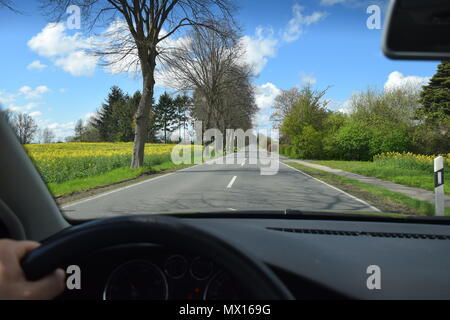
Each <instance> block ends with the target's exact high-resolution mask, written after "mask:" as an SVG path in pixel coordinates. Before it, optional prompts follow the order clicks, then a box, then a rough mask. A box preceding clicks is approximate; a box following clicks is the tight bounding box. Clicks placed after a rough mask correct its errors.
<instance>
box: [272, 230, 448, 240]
mask: <svg viewBox="0 0 450 320" xmlns="http://www.w3.org/2000/svg"><path fill="white" fill-rule="evenodd" d="M267 229H269V230H273V231H280V232H290V233H303V234H320V235H329V236H347V237H375V238H401V239H428V240H450V235H436V234H417V233H390V232H366V231H361V232H359V231H337V230H320V229H292V228H267Z"/></svg>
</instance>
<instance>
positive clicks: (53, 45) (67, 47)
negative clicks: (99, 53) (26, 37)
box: [28, 23, 92, 58]
mask: <svg viewBox="0 0 450 320" xmlns="http://www.w3.org/2000/svg"><path fill="white" fill-rule="evenodd" d="M91 40H92V39H90V38H89V39H83V38H82V37H81V35H80V34H79V33H76V34H74V35H72V36H69V35H67V34H66V27H65V25H64V23H49V24H47V25H46V26H45V28H44V29H42V31H41V32H40V33H38V34H37V35H35V36H34V37H33V38H31V40H30V41H28V46H29V47H30V49H31V50H33V51H35V52H37V53H38V54H39V55H41V56H44V57H47V58H50V57H56V56H62V55H67V54H70V53H72V52H74V51H76V50H79V49H88V48H89V47H90V46H91V44H90V42H91Z"/></svg>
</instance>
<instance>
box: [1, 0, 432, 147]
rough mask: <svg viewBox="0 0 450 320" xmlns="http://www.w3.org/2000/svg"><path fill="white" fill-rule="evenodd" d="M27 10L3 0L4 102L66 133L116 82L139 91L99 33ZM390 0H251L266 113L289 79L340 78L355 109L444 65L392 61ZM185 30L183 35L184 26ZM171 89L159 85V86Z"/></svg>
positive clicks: (28, 4)
mask: <svg viewBox="0 0 450 320" xmlns="http://www.w3.org/2000/svg"><path fill="white" fill-rule="evenodd" d="M16 2H17V3H18V5H19V7H18V9H19V10H20V11H22V12H23V14H21V15H17V14H14V13H12V12H9V11H6V10H5V9H0V39H2V50H1V59H0V67H1V70H2V79H1V80H0V103H1V104H2V105H3V107H4V108H9V109H11V110H14V111H17V112H27V113H29V114H31V115H32V116H34V117H35V118H36V120H37V121H38V123H39V125H40V126H41V127H42V128H44V127H49V128H51V129H53V130H54V131H55V132H56V134H57V136H58V137H59V138H61V139H63V138H64V137H66V136H69V135H71V134H72V132H73V127H74V124H75V122H76V121H77V120H78V119H84V118H87V117H88V116H89V115H90V114H92V113H93V112H95V110H96V109H97V108H98V107H99V106H100V105H101V103H102V102H103V100H104V98H105V97H106V95H107V93H108V90H109V88H110V87H111V86H112V85H118V86H120V87H121V88H122V89H123V90H124V91H126V92H129V93H133V92H134V91H136V90H139V89H141V81H140V79H139V78H136V77H134V78H135V79H133V77H132V76H131V75H130V74H128V73H123V74H111V72H109V71H107V70H105V69H104V68H103V67H101V66H96V59H95V58H92V57H90V56H88V55H86V54H85V49H86V48H87V46H89V40H90V39H92V37H94V35H92V34H87V33H85V32H83V30H75V31H74V30H68V29H67V27H65V25H64V24H61V25H59V26H58V27H54V26H53V27H49V26H48V24H49V23H51V22H52V21H49V20H48V18H47V17H44V16H43V15H42V14H41V12H40V11H39V10H38V9H37V2H35V1H16ZM373 4H378V5H380V8H381V9H382V10H383V11H382V15H381V17H382V20H383V21H384V9H385V3H383V1H381V0H377V1H368V0H297V1H294V0H279V1H268V0H244V1H239V5H240V7H241V8H240V11H239V13H238V14H237V15H236V20H237V21H238V23H239V24H240V25H241V26H242V31H243V37H242V39H241V41H242V44H243V45H244V47H245V48H246V49H247V54H246V56H245V60H246V61H247V62H248V63H251V64H252V65H253V66H254V71H255V74H256V75H257V76H255V79H254V82H255V85H256V92H257V97H256V98H257V102H258V105H259V106H260V108H261V111H260V113H259V114H258V116H257V119H256V123H257V126H258V127H260V128H269V127H270V126H271V124H270V122H269V121H268V118H269V116H270V114H271V112H272V110H271V106H272V104H273V99H274V98H275V96H276V95H277V94H278V93H279V90H281V89H290V88H292V87H294V86H302V85H305V84H306V83H311V84H312V85H313V86H314V87H315V88H318V89H324V88H326V87H328V86H331V87H330V89H329V91H328V94H327V98H328V99H330V101H331V104H330V106H331V108H332V109H345V108H347V107H348V105H347V102H348V99H349V98H350V97H351V95H352V94H353V93H354V92H356V91H361V90H365V89H366V88H368V87H377V88H379V89H380V90H381V89H383V88H385V87H392V86H401V85H403V84H405V83H413V84H417V85H421V84H424V83H426V82H427V80H428V79H429V77H431V76H432V75H433V74H434V72H435V70H436V66H437V63H435V62H417V61H410V62H404V61H392V60H389V59H387V58H385V57H384V56H383V55H382V53H381V49H380V43H381V35H382V30H370V29H368V28H367V24H366V22H367V19H368V18H369V14H368V13H367V12H366V10H367V8H368V7H369V6H370V5H373ZM180 36H182V35H180ZM163 91H164V88H163V87H158V88H157V90H156V94H157V95H159V94H161V93H162V92H163Z"/></svg>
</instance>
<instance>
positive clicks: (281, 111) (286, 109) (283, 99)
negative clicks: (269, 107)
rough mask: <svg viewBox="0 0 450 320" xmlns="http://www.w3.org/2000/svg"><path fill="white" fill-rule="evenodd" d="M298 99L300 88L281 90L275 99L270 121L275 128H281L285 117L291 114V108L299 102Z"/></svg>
mask: <svg viewBox="0 0 450 320" xmlns="http://www.w3.org/2000/svg"><path fill="white" fill-rule="evenodd" d="M300 97H301V91H300V88H297V87H295V88H292V89H290V90H282V91H281V93H280V94H279V95H278V96H277V97H276V98H275V103H274V105H273V108H274V112H273V114H272V116H271V117H270V120H271V121H273V122H274V124H275V126H276V127H280V126H281V124H282V123H283V121H284V119H285V118H286V116H287V115H288V114H289V113H290V112H291V110H292V106H293V105H294V104H296V103H297V102H298V101H299V99H300Z"/></svg>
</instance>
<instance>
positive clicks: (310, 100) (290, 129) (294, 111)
mask: <svg viewBox="0 0 450 320" xmlns="http://www.w3.org/2000/svg"><path fill="white" fill-rule="evenodd" d="M326 91H327V90H324V91H316V90H313V89H312V88H311V86H309V85H308V86H306V87H304V88H303V89H302V90H301V91H300V92H299V95H298V99H297V102H296V103H295V104H294V105H293V106H292V108H291V110H290V111H289V113H288V114H287V116H286V117H285V118H284V121H283V124H282V126H281V132H282V133H283V134H284V135H285V136H287V137H288V138H289V140H290V141H291V143H292V144H293V147H294V150H295V153H296V154H297V155H298V156H299V157H301V158H322V157H323V152H322V150H323V144H322V138H323V129H324V123H325V120H326V118H327V116H328V113H329V112H328V110H327V105H328V101H327V100H325V99H324V96H325V93H326Z"/></svg>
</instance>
